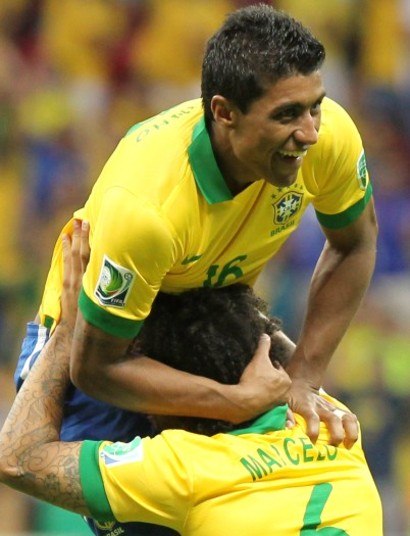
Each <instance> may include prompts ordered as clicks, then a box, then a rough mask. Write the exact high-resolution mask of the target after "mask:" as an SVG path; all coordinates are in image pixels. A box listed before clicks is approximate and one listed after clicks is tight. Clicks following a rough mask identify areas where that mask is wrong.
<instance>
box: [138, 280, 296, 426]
mask: <svg viewBox="0 0 410 536" xmlns="http://www.w3.org/2000/svg"><path fill="white" fill-rule="evenodd" d="M279 329H280V322H279V320H278V319H276V318H270V317H269V316H268V313H267V305H266V303H265V302H264V301H263V300H261V299H260V298H259V297H257V296H256V294H255V293H254V292H253V291H252V289H251V288H250V287H248V286H246V285H240V284H236V285H230V286H227V287H221V288H217V289H212V288H200V289H195V290H190V291H187V292H184V293H182V294H179V295H170V294H164V293H159V294H158V296H157V298H156V299H155V301H154V304H153V307H152V310H151V313H150V315H149V316H148V318H147V319H146V320H145V322H144V325H143V327H142V330H141V332H140V335H139V337H138V339H139V345H140V349H141V351H142V352H143V353H145V354H146V355H149V356H150V357H152V358H154V359H157V360H158V361H161V362H162V363H165V364H167V365H169V366H171V367H173V368H176V369H179V370H183V371H185V372H190V373H192V374H197V375H200V376H205V377H207V378H211V379H213V380H216V381H218V382H220V383H225V384H235V383H237V382H238V381H239V379H240V377H241V375H242V372H243V371H244V369H245V367H246V366H247V365H248V363H249V362H250V360H251V358H252V356H253V355H254V353H255V350H256V348H257V345H258V342H259V338H260V336H261V335H262V334H263V333H267V334H268V335H271V337H272V336H273V335H274V334H275V333H276V332H277V331H278V330H279ZM270 351H271V354H270V355H271V359H272V360H276V361H279V362H283V361H284V359H285V357H286V356H287V350H286V348H285V346H284V345H282V344H281V343H280V342H279V341H278V340H277V339H276V338H273V339H272V344H271V350H270ZM179 420H180V421H181V422H183V423H184V425H183V428H185V429H186V430H190V431H194V432H197V433H202V434H206V435H212V434H215V433H217V432H226V431H229V430H232V429H233V428H234V425H232V424H231V423H228V422H226V421H217V420H212V419H202V418H201V419H200V418H191V417H184V418H181V419H179Z"/></svg>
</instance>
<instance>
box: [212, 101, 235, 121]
mask: <svg viewBox="0 0 410 536" xmlns="http://www.w3.org/2000/svg"><path fill="white" fill-rule="evenodd" d="M211 111H212V115H213V116H214V120H215V122H216V123H217V124H218V123H219V124H221V125H223V126H225V127H227V128H232V127H233V126H235V123H236V118H237V113H238V109H237V107H236V106H235V105H234V104H232V102H231V101H229V100H228V99H227V98H225V97H222V95H214V96H213V97H212V99H211Z"/></svg>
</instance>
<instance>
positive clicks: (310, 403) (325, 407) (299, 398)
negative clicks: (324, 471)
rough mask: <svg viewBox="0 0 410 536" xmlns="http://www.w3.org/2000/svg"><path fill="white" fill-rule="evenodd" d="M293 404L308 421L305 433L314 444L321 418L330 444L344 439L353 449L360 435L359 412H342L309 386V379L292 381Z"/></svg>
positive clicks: (346, 445)
mask: <svg viewBox="0 0 410 536" xmlns="http://www.w3.org/2000/svg"><path fill="white" fill-rule="evenodd" d="M290 407H291V409H292V410H293V411H294V412H295V413H298V414H299V415H301V416H302V417H303V418H304V419H305V421H306V427H307V429H306V433H307V435H308V436H309V438H310V440H311V441H312V443H315V442H316V440H317V438H318V436H319V428H320V421H323V422H324V423H325V424H326V426H327V429H328V431H329V444H330V445H334V446H337V445H340V443H342V442H343V444H344V445H345V447H346V448H348V449H350V448H351V447H352V446H353V445H354V444H355V442H356V441H357V439H358V437H359V425H358V421H357V417H356V415H354V413H350V412H348V411H343V410H341V409H340V408H338V407H337V406H335V405H334V404H332V403H330V402H328V401H327V400H326V399H325V398H323V397H321V396H320V395H319V391H318V390H317V389H316V388H314V387H312V386H310V385H309V384H308V382H307V381H306V379H303V378H297V379H293V380H292V387H291V389H290Z"/></svg>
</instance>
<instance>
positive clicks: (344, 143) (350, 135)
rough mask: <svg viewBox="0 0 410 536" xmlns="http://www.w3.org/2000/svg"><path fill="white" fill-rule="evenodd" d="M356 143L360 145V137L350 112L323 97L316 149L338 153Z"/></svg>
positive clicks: (352, 146) (353, 146)
mask: <svg viewBox="0 0 410 536" xmlns="http://www.w3.org/2000/svg"><path fill="white" fill-rule="evenodd" d="M358 145H360V146H361V145H362V142H361V137H360V134H359V131H358V129H357V126H356V124H355V122H354V121H353V119H352V117H351V116H350V114H349V113H348V112H347V111H346V110H345V109H344V108H343V107H342V106H341V105H340V104H338V103H337V102H335V101H333V100H332V99H329V98H325V99H324V101H323V103H322V119H321V125H320V131H319V141H318V143H317V146H318V149H319V150H321V151H323V152H324V153H332V154H338V153H339V152H340V151H342V150H349V149H350V148H351V149H353V148H355V147H357V146H358Z"/></svg>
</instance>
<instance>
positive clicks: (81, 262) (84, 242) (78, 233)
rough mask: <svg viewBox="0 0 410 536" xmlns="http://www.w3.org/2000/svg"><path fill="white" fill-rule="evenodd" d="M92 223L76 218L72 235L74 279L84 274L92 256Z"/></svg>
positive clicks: (72, 271)
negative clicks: (90, 236) (90, 238)
mask: <svg viewBox="0 0 410 536" xmlns="http://www.w3.org/2000/svg"><path fill="white" fill-rule="evenodd" d="M89 234H90V225H89V223H88V222H87V221H81V220H74V224H73V234H72V237H71V259H72V267H71V273H72V277H73V278H74V280H78V278H79V277H81V276H82V274H84V272H85V270H86V268H87V264H88V261H89V258H90V244H89Z"/></svg>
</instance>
